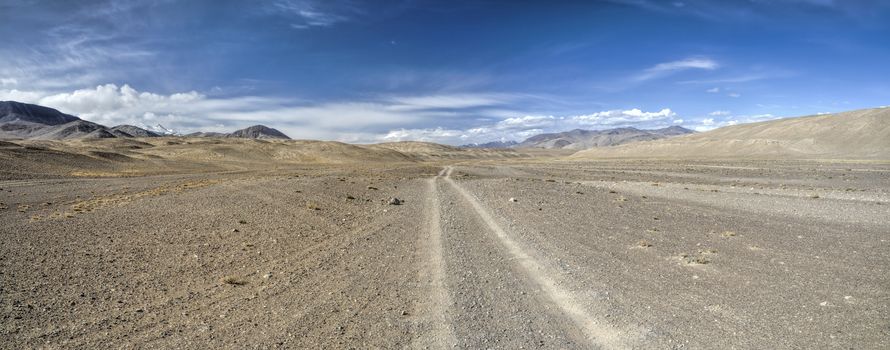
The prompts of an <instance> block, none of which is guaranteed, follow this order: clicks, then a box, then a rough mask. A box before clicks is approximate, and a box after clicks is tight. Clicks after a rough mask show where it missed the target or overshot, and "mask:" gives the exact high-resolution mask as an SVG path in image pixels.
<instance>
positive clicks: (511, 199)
mask: <svg viewBox="0 0 890 350" xmlns="http://www.w3.org/2000/svg"><path fill="white" fill-rule="evenodd" d="M510 202H514V203H515V202H518V201H517V200H516V198H513V197H510Z"/></svg>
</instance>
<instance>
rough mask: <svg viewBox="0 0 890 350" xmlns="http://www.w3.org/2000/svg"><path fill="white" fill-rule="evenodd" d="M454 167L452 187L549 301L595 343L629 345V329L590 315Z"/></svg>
mask: <svg viewBox="0 0 890 350" xmlns="http://www.w3.org/2000/svg"><path fill="white" fill-rule="evenodd" d="M452 172H453V168H451V167H448V168H447V171H446V173H445V177H444V179H445V181H446V182H447V183H448V184H449V185H450V187H451V188H452V189H453V190H454V191H456V192H457V193H459V194H460V196H461V197H462V198H463V199H464V200H465V201H466V202H467V203H469V204H470V205H471V206H472V207H473V209H474V212H475V214H476V215H478V216H479V217H480V218H481V219H482V220H483V221H484V223H485V224H486V226H487V228H488V229H489V230H490V231H491V232H492V233H494V235H495V236H496V237H497V238H498V241H499V242H500V243H501V244H502V245H503V248H504V249H505V250H506V251H507V253H508V255H509V256H510V257H511V259H512V260H513V261H514V262H515V263H516V264H518V265H519V266H521V267H522V269H523V270H524V272H525V273H526V274H527V277H529V279H530V280H531V281H533V282H534V284H535V285H536V286H537V287H538V288H540V289H541V290H542V291H543V292H544V293H545V296H546V298H547V299H549V301H551V302H553V303H554V304H556V305H557V306H558V307H559V309H560V310H561V311H562V313H563V314H564V315H565V316H566V317H568V318H569V319H571V320H572V321H573V322H574V323H575V325H576V326H577V327H579V328H580V329H581V330H582V331H583V332H584V334H585V335H586V337H587V340H588V341H589V342H590V344H591V345H593V346H596V347H602V348H608V349H625V348H630V347H631V346H630V345H631V344H630V342H629V340H630V339H629V337H628V332H623V331H622V330H620V329H618V328H615V327H612V326H610V325H608V324H606V323H605V322H603V321H602V320H597V319H595V318H594V317H592V316H591V315H589V314H588V313H587V312H586V310H585V307H584V306H583V304H582V303H581V302H580V301H579V300H578V298H577V297H576V296H575V295H573V294H572V293H571V292H570V291H568V290H567V289H565V288H563V287H562V286H561V285H560V284H558V283H557V282H556V281H555V280H554V279H552V278H550V277H548V276H553V275H555V273H554V272H553V271H550V270H548V269H547V268H546V267H545V266H544V265H543V264H542V263H540V262H539V261H537V260H536V259H535V258H533V257H532V256H531V255H530V254H529V253H527V252H526V251H525V250H524V249H523V248H522V247H521V246H520V244H519V243H518V242H516V241H515V240H513V238H511V237H510V235H508V234H507V233H506V232H505V231H504V229H503V228H501V226H500V225H499V224H498V223H497V222H496V221H495V219H494V218H493V217H492V216H491V214H490V213H489V212H488V210H487V209H486V208H485V207H483V205H482V204H481V203H480V202H479V201H478V200H476V199H475V198H474V197H473V196H472V195H471V194H470V193H469V192H467V191H466V190H465V189H464V188H462V187H461V186H460V185H458V184H457V183H456V182H454V180H452V179H451V177H450V176H451V173H452Z"/></svg>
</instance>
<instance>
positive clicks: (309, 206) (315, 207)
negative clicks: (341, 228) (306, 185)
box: [306, 202, 321, 210]
mask: <svg viewBox="0 0 890 350" xmlns="http://www.w3.org/2000/svg"><path fill="white" fill-rule="evenodd" d="M306 208H307V209H309V210H321V207H319V206H318V204H317V203H315V202H306Z"/></svg>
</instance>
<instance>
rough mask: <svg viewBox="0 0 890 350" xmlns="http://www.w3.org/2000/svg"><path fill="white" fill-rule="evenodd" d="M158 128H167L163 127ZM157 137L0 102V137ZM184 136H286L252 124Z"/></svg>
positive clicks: (133, 128) (45, 109)
mask: <svg viewBox="0 0 890 350" xmlns="http://www.w3.org/2000/svg"><path fill="white" fill-rule="evenodd" d="M159 127H160V126H159ZM160 128H161V129H163V130H165V131H169V130H167V129H166V128H164V127H160ZM170 133H171V134H172V132H170ZM159 136H168V135H166V134H161V133H158V132H154V131H150V130H146V129H143V128H140V127H138V126H133V125H118V126H115V127H113V128H109V127H106V126H104V125H100V124H96V123H93V122H89V121H86V120H82V119H80V118H78V117H75V116H73V115H69V114H65V113H62V112H59V111H58V110H55V109H52V108H49V107H43V106H38V105H34V104H28V103H21V102H15V101H0V139H38V140H66V139H81V138H114V137H120V138H131V137H159ZM185 136H189V137H238V138H251V139H283V140H289V139H290V138H289V137H287V135H285V134H284V133H282V132H281V131H278V130H275V129H273V128H270V127H267V126H263V125H254V126H251V127H248V128H244V129H241V130H237V131H234V132H232V133H219V132H196V133H191V134H188V135H185Z"/></svg>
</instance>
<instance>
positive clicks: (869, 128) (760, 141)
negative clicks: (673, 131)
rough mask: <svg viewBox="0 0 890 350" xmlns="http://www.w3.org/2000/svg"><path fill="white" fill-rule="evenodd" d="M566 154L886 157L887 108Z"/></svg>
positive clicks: (889, 155) (889, 151)
mask: <svg viewBox="0 0 890 350" xmlns="http://www.w3.org/2000/svg"><path fill="white" fill-rule="evenodd" d="M572 158H574V159H602V158H685V159H696V158H699V159H701V158H761V159H800V158H813V159H890V108H876V109H863V110H857V111H850V112H843V113H837V114H828V115H817V116H808V117H799V118H787V119H779V120H773V121H766V122H760V123H752V124H743V125H735V126H727V127H723V128H720V129H716V130H712V131H709V132H704V133H700V134H692V135H687V136H680V137H676V138H670V139H663V140H657V141H651V142H640V143H634V144H628V145H622V146H617V147H610V148H595V149H590V150H585V151H581V152H578V153H576V154H575V155H574V156H572Z"/></svg>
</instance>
